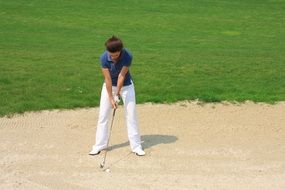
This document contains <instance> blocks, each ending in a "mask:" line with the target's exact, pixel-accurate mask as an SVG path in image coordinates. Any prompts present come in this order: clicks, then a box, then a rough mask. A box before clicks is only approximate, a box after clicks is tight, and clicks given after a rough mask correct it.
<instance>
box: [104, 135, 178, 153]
mask: <svg viewBox="0 0 285 190" xmlns="http://www.w3.org/2000/svg"><path fill="white" fill-rule="evenodd" d="M177 139H178V138H177V137H176V136H171V135H142V136H141V140H142V141H143V144H142V146H143V148H144V149H148V148H150V147H153V146H156V145H158V144H169V143H174V142H175V141H177ZM125 146H129V141H127V142H125V143H121V144H117V145H112V146H110V147H109V148H110V150H115V149H118V148H122V147H125Z"/></svg>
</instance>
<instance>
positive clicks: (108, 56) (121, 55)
mask: <svg viewBox="0 0 285 190" xmlns="http://www.w3.org/2000/svg"><path fill="white" fill-rule="evenodd" d="M123 53H124V50H123V49H122V51H121V54H120V57H119V60H118V61H120V60H121V59H122V57H123ZM107 60H108V61H110V62H113V60H112V58H111V56H110V55H109V53H108V52H107Z"/></svg>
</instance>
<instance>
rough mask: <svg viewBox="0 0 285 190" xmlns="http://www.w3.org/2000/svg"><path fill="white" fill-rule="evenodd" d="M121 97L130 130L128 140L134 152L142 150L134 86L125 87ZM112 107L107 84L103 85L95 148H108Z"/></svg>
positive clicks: (114, 88)
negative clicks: (137, 149)
mask: <svg viewBox="0 0 285 190" xmlns="http://www.w3.org/2000/svg"><path fill="white" fill-rule="evenodd" d="M116 88H117V87H115V86H113V87H112V92H113V95H114V93H115V92H116ZM121 97H122V100H123V103H124V110H125V119H126V124H127V129H128V138H129V141H130V146H131V149H132V150H135V149H136V148H138V147H140V148H141V137H140V134H139V127H138V122H137V113H136V97H135V89H134V85H133V84H131V85H129V86H123V87H122V89H121ZM111 111H112V105H111V103H110V100H109V96H108V92H107V88H106V84H105V83H104V84H103V87H102V91H101V100H100V111H99V118H98V124H97V131H96V143H95V145H94V146H93V148H96V149H97V150H102V149H105V148H107V141H108V131H109V130H108V121H109V119H110V115H111Z"/></svg>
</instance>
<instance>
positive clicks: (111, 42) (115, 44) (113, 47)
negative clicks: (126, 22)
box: [105, 36, 124, 60]
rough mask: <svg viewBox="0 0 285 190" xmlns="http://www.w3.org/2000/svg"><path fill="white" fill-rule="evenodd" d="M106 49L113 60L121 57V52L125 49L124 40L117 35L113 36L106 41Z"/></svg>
mask: <svg viewBox="0 0 285 190" xmlns="http://www.w3.org/2000/svg"><path fill="white" fill-rule="evenodd" d="M105 46H106V50H107V51H108V52H109V55H110V56H111V58H112V59H113V60H115V59H117V58H119V56H120V53H121V51H122V49H123V47H124V46H123V42H122V40H120V39H119V38H117V37H116V36H112V37H111V38H109V39H108V40H107V41H106V42H105Z"/></svg>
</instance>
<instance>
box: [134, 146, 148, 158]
mask: <svg viewBox="0 0 285 190" xmlns="http://www.w3.org/2000/svg"><path fill="white" fill-rule="evenodd" d="M133 153H135V154H136V155H137V156H144V155H145V152H144V151H143V150H142V148H141V147H138V148H136V149H135V150H133Z"/></svg>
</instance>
